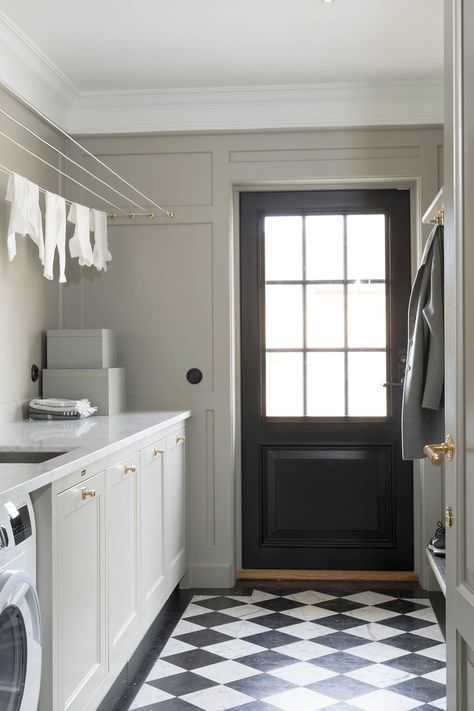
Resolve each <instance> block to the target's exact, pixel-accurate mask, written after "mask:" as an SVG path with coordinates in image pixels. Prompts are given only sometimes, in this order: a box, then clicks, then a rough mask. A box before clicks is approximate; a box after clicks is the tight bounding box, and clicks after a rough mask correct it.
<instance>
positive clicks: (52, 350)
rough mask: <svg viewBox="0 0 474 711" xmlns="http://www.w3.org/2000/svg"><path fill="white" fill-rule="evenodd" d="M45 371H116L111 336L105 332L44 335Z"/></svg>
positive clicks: (66, 331)
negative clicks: (98, 369)
mask: <svg viewBox="0 0 474 711" xmlns="http://www.w3.org/2000/svg"><path fill="white" fill-rule="evenodd" d="M46 339H47V356H48V368H116V367H117V345H116V341H115V334H114V332H113V331H111V330H110V329H108V328H58V329H48V331H47V332H46Z"/></svg>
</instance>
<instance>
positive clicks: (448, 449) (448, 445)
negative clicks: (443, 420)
mask: <svg viewBox="0 0 474 711" xmlns="http://www.w3.org/2000/svg"><path fill="white" fill-rule="evenodd" d="M423 454H425V455H426V456H427V457H428V459H429V460H430V462H431V464H433V466H435V467H440V466H441V465H442V463H443V462H444V457H445V456H446V459H447V460H448V462H451V461H452V459H453V457H454V440H453V438H452V437H451V435H450V434H448V435H447V437H446V439H445V441H444V442H442V443H441V444H425V446H424V447H423Z"/></svg>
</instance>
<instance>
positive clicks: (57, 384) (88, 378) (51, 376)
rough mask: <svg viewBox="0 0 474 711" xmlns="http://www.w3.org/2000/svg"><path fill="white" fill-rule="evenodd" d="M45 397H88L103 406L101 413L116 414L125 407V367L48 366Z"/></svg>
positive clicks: (44, 375)
mask: <svg viewBox="0 0 474 711" xmlns="http://www.w3.org/2000/svg"><path fill="white" fill-rule="evenodd" d="M43 397H45V398H46V397H59V398H67V399H68V400H69V399H70V400H80V399H82V398H88V399H89V400H90V401H91V403H92V404H93V405H97V407H98V408H99V409H98V410H97V414H98V415H116V414H117V413H119V412H122V411H123V410H124V409H125V368H92V369H86V370H85V369H78V368H76V369H59V370H58V369H54V368H53V369H51V368H47V369H45V370H43Z"/></svg>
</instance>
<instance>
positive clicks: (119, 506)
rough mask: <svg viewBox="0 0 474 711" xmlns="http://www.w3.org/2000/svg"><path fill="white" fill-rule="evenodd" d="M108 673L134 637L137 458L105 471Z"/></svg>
mask: <svg viewBox="0 0 474 711" xmlns="http://www.w3.org/2000/svg"><path fill="white" fill-rule="evenodd" d="M106 477H107V581H108V648H109V669H110V668H111V667H113V665H114V663H115V662H116V661H117V659H119V658H120V657H121V656H122V655H123V653H124V652H126V651H128V649H129V647H130V643H131V642H132V640H133V639H134V637H135V636H136V635H137V633H138V628H139V599H138V589H139V580H138V560H139V550H138V511H137V509H138V480H139V477H140V454H139V453H137V454H134V455H133V456H131V457H128V458H127V459H124V460H123V461H121V462H118V463H117V464H114V465H113V466H112V467H109V468H108V469H107V471H106Z"/></svg>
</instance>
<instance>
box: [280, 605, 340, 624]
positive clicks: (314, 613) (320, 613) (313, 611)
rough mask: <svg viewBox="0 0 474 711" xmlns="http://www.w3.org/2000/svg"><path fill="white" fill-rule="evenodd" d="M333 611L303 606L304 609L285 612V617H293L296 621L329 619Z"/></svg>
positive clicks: (299, 608)
mask: <svg viewBox="0 0 474 711" xmlns="http://www.w3.org/2000/svg"><path fill="white" fill-rule="evenodd" d="M334 614H335V612H334V611H333V610H325V609H324V608H323V607H313V606H312V605H305V606H304V607H295V608H294V609H293V610H285V615H289V616H290V617H295V618H296V619H297V620H306V621H311V620H320V619H323V618H324V617H330V616H331V615H334Z"/></svg>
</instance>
